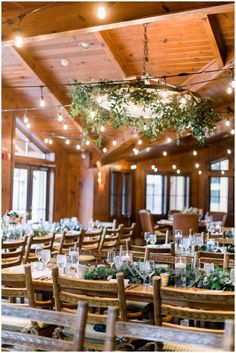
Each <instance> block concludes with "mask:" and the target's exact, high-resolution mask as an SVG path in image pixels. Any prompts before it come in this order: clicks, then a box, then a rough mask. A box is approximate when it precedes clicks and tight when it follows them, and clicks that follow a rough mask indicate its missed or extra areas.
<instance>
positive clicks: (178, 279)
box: [175, 256, 186, 288]
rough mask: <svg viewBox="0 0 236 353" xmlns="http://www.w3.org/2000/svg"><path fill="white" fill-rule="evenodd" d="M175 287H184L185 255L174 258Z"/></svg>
mask: <svg viewBox="0 0 236 353" xmlns="http://www.w3.org/2000/svg"><path fill="white" fill-rule="evenodd" d="M175 287H180V288H181V287H186V257H184V256H176V258H175Z"/></svg>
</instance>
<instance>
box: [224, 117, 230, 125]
mask: <svg viewBox="0 0 236 353" xmlns="http://www.w3.org/2000/svg"><path fill="white" fill-rule="evenodd" d="M225 126H230V121H229V118H228V119H227V120H226V121H225Z"/></svg>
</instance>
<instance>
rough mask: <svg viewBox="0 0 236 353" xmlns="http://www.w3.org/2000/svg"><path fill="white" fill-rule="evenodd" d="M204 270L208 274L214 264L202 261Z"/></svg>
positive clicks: (212, 269)
mask: <svg viewBox="0 0 236 353" xmlns="http://www.w3.org/2000/svg"><path fill="white" fill-rule="evenodd" d="M203 268H204V271H205V273H206V275H207V276H208V275H210V273H211V272H213V271H214V264H213V263H211V264H208V263H204V267H203Z"/></svg>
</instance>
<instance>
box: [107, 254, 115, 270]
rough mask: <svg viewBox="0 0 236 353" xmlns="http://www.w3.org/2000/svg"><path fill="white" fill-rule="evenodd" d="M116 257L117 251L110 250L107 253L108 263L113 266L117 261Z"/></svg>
mask: <svg viewBox="0 0 236 353" xmlns="http://www.w3.org/2000/svg"><path fill="white" fill-rule="evenodd" d="M115 258H116V253H115V251H108V253H107V263H108V264H109V265H110V266H111V268H112V266H113V265H114V263H115Z"/></svg>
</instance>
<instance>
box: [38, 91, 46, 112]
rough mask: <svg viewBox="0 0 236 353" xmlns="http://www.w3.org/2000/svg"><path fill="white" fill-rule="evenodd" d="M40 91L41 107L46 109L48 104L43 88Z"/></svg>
mask: <svg viewBox="0 0 236 353" xmlns="http://www.w3.org/2000/svg"><path fill="white" fill-rule="evenodd" d="M40 91H41V96H40V101H39V105H40V107H41V108H44V107H45V105H46V102H45V100H44V96H43V86H41V87H40Z"/></svg>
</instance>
